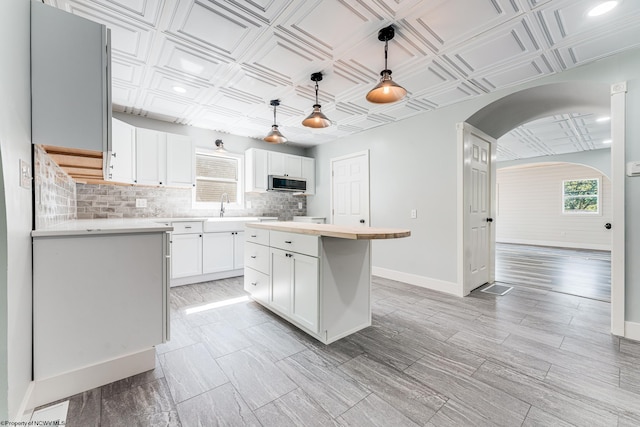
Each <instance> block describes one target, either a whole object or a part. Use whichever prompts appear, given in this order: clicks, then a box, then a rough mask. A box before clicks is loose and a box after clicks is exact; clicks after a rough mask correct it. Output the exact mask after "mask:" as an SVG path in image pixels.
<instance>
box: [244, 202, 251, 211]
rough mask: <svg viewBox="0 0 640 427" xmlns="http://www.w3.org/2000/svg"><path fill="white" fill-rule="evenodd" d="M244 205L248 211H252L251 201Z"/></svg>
mask: <svg viewBox="0 0 640 427" xmlns="http://www.w3.org/2000/svg"><path fill="white" fill-rule="evenodd" d="M244 205H245V206H246V207H247V209H251V200H247V201H246V202H245V204H244Z"/></svg>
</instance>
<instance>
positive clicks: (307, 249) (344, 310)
mask: <svg viewBox="0 0 640 427" xmlns="http://www.w3.org/2000/svg"><path fill="white" fill-rule="evenodd" d="M409 234H410V232H409V230H397V229H375V228H371V227H360V228H346V227H337V226H334V225H330V224H310V223H299V222H272V223H249V224H247V229H246V232H245V241H246V244H245V267H244V274H245V276H244V289H245V291H247V292H248V293H249V294H250V295H251V297H252V298H253V299H254V300H255V301H257V302H258V303H260V304H262V305H263V306H265V307H266V308H268V309H269V310H271V311H273V312H274V313H276V314H277V315H279V316H281V317H283V318H285V319H286V320H288V321H289V322H291V323H293V324H294V325H296V326H297V327H299V328H300V329H302V330H303V331H305V332H306V333H308V334H309V335H311V336H312V337H314V338H316V339H318V340H319V341H321V342H323V343H325V344H329V343H331V342H334V341H336V340H339V339H340V338H343V337H345V336H347V335H350V334H352V333H354V332H357V331H359V330H361V329H363V328H366V327H367V326H370V325H371V243H370V240H371V239H382V238H385V239H390V238H397V237H406V236H408V235H409Z"/></svg>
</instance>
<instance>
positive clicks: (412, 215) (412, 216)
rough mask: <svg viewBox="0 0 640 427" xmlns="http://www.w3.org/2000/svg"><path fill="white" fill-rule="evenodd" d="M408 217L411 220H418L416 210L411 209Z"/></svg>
mask: <svg viewBox="0 0 640 427" xmlns="http://www.w3.org/2000/svg"><path fill="white" fill-rule="evenodd" d="M409 216H410V217H411V219H416V218H418V210H417V209H411V212H410V214H409Z"/></svg>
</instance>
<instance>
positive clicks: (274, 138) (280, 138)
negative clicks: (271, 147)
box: [262, 99, 287, 144]
mask: <svg viewBox="0 0 640 427" xmlns="http://www.w3.org/2000/svg"><path fill="white" fill-rule="evenodd" d="M270 104H271V105H272V106H273V125H272V126H271V132H269V134H268V135H267V136H265V137H264V138H262V139H263V140H265V141H267V142H268V143H270V144H284V143H285V142H287V138H286V137H285V136H284V135H283V134H281V133H280V131H279V130H278V125H277V124H276V108H277V107H278V105H280V100H279V99H272V100H271V102H270Z"/></svg>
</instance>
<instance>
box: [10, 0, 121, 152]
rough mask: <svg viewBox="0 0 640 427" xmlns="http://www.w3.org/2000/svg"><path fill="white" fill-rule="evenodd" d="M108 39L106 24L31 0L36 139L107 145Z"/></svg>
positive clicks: (37, 141) (62, 144) (100, 148)
mask: <svg viewBox="0 0 640 427" xmlns="http://www.w3.org/2000/svg"><path fill="white" fill-rule="evenodd" d="M3 13H7V12H6V11H4V10H3ZM108 40H109V35H108V32H107V29H106V27H105V26H104V25H101V24H98V23H96V22H93V21H90V20H88V19H85V18H82V17H80V16H78V15H74V14H71V13H68V12H66V11H64V10H60V9H57V8H55V7H52V6H48V5H46V4H42V3H41V2H39V1H38V2H35V1H33V2H31V112H32V116H31V117H32V138H31V140H32V142H33V143H34V144H46V145H55V146H60V147H71V148H80V149H84V150H93V151H101V152H108V151H111V146H110V145H111V142H110V141H111V140H110V137H111V135H110V132H111V130H110V126H111V80H110V77H111V76H110V71H109V69H110V67H111V57H110V49H109V41H108ZM3 61H8V58H6V57H5V59H3ZM4 66H10V65H9V64H8V63H7V62H4V63H3V67H4Z"/></svg>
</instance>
